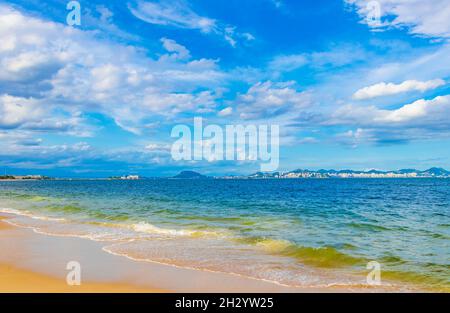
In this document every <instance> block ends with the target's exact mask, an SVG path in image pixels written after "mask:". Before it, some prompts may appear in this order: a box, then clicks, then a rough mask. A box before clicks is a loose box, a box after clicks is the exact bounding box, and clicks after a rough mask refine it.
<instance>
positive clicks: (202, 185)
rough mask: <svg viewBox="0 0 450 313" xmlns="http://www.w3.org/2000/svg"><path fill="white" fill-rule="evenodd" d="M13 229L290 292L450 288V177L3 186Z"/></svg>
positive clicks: (1, 197)
mask: <svg viewBox="0 0 450 313" xmlns="http://www.w3.org/2000/svg"><path fill="white" fill-rule="evenodd" d="M0 208H1V209H0V210H1V212H4V213H9V214H11V216H12V219H11V222H13V223H15V224H16V225H19V226H27V227H33V228H35V229H36V231H38V232H41V233H46V234H51V235H69V236H78V237H84V238H89V239H91V240H98V241H104V242H105V248H104V250H105V251H108V252H110V253H114V254H119V255H124V256H127V257H129V258H133V259H139V260H148V261H156V262H162V263H168V264H175V265H178V266H185V267H190V268H197V269H206V270H213V271H223V272H230V273H235V274H239V275H245V276H249V277H254V278H258V279H264V280H269V281H273V282H277V283H280V284H285V285H295V286H333V285H348V286H360V285H364V284H366V275H367V273H368V271H369V270H367V269H366V264H367V262H369V261H377V262H379V263H380V264H381V270H382V272H381V273H382V281H383V284H386V285H389V286H397V287H398V288H402V287H404V286H409V285H414V286H416V285H417V286H419V287H421V288H432V289H434V290H443V291H449V290H450V245H449V243H450V180H449V179H347V180H346V179H323V180H319V179H317V180H316V179H288V180H168V179H155V180H141V181H29V182H0Z"/></svg>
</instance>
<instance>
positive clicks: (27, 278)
mask: <svg viewBox="0 0 450 313" xmlns="http://www.w3.org/2000/svg"><path fill="white" fill-rule="evenodd" d="M4 219H5V218H4V217H2V216H0V236H1V232H2V231H4V230H8V229H11V228H13V226H11V225H9V224H7V223H5V222H2V221H1V220H4ZM0 292H45V293H49V292H53V293H56V292H59V293H78V292H79V293H100V292H113V293H119V292H120V293H146V292H164V291H163V290H157V289H149V288H142V287H138V286H132V285H129V284H125V283H124V284H122V283H96V282H87V283H82V284H81V285H80V286H69V285H68V284H66V282H65V280H64V279H58V278H54V277H51V276H47V275H44V274H39V273H35V272H32V271H29V270H24V269H19V268H17V267H15V266H14V265H11V264H2V263H0Z"/></svg>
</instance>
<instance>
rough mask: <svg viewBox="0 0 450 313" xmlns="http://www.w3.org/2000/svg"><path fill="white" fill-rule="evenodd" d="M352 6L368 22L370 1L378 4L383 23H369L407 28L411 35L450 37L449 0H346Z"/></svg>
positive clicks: (376, 26)
mask: <svg viewBox="0 0 450 313" xmlns="http://www.w3.org/2000/svg"><path fill="white" fill-rule="evenodd" d="M344 1H345V2H346V3H348V4H350V5H353V6H354V7H355V8H356V10H357V12H358V14H359V15H360V16H361V17H362V21H363V22H365V23H368V20H367V18H366V17H367V16H368V14H369V11H370V10H371V6H370V3H371V2H372V3H373V2H375V3H378V4H379V7H380V9H381V23H380V24H371V23H369V25H370V26H372V27H375V28H376V29H380V27H382V28H383V27H384V28H386V27H400V28H401V27H406V28H407V29H408V30H409V32H410V33H411V34H414V35H420V36H427V37H436V38H449V37H450V23H449V21H450V2H449V1H448V0H426V1H424V0H377V1H371V0H344Z"/></svg>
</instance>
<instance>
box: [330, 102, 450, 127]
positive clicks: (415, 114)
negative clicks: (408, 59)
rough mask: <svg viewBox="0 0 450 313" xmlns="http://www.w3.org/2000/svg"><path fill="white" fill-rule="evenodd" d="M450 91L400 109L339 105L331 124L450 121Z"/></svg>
mask: <svg viewBox="0 0 450 313" xmlns="http://www.w3.org/2000/svg"><path fill="white" fill-rule="evenodd" d="M448 116H450V95H445V96H438V97H435V98H433V99H431V100H425V99H420V100H417V101H415V102H413V103H410V104H406V105H404V106H402V107H400V108H398V109H393V110H385V109H379V108H377V107H375V106H369V107H366V106H354V105H346V106H343V107H341V108H340V109H338V110H337V111H336V112H335V113H334V114H333V116H332V118H331V120H330V121H328V122H327V123H328V124H338V125H363V126H368V127H380V126H381V127H383V126H384V127H396V126H398V127H423V128H427V127H431V128H433V127H438V126H441V125H450V120H449V119H448Z"/></svg>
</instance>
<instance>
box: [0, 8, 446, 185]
mask: <svg viewBox="0 0 450 313" xmlns="http://www.w3.org/2000/svg"><path fill="white" fill-rule="evenodd" d="M67 3H68V1H62V0H50V1H46V2H45V3H42V2H41V1H37V0H27V1H25V0H12V1H1V2H0V41H1V42H2V45H1V47H0V172H1V173H2V174H3V173H7V174H9V175H30V174H39V175H45V176H53V177H110V176H116V175H118V176H120V175H141V176H147V177H159V176H161V177H166V176H172V175H175V174H177V173H178V172H180V171H182V170H194V171H197V172H200V173H202V174H205V175H211V176H214V175H217V176H219V175H248V174H251V173H254V172H257V171H259V168H260V162H255V161H238V160H233V161H214V160H197V161H195V160H193V161H175V160H174V159H173V158H172V156H171V146H172V144H173V142H174V141H175V140H174V139H173V138H171V130H172V129H173V127H174V126H175V125H177V124H185V125H193V121H194V118H195V117H202V118H203V119H204V121H205V123H208V124H215V125H220V126H222V125H228V124H232V125H238V124H239V125H240V124H242V125H260V124H266V125H279V130H280V137H279V139H280V151H279V168H278V171H285V172H286V171H292V170H294V169H297V168H308V169H310V170H319V169H337V170H342V169H351V170H370V169H379V170H385V171H386V170H387V171H390V170H398V169H402V168H415V169H418V170H426V169H428V168H431V167H442V168H446V169H450V149H449V147H450V119H449V117H450V86H449V84H448V82H449V78H450V45H449V39H450V16H449V14H450V13H449V12H450V10H449V6H450V4H449V3H448V1H445V0H430V1H417V0H412V1H407V2H406V1H400V0H378V1H375V2H374V1H365V0H330V1H294V0H279V1H274V0H261V1H251V0H240V1H238V0H228V1H201V0H196V1H187V0H174V1H154V0H148V1H141V0H131V1H127V2H121V1H110V2H101V1H96V0H94V1H89V3H87V2H85V1H79V3H80V13H81V14H80V25H77V24H74V25H73V26H69V25H68V24H67V21H68V14H69V13H70V12H71V10H68V9H67V7H66V6H67ZM374 3H376V4H377V6H379V8H380V10H379V13H380V16H377V14H378V13H377V12H378V11H377V10H375V9H376V7H377V6H375V7H374ZM369 4H370V5H369ZM368 5H369V6H368Z"/></svg>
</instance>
